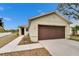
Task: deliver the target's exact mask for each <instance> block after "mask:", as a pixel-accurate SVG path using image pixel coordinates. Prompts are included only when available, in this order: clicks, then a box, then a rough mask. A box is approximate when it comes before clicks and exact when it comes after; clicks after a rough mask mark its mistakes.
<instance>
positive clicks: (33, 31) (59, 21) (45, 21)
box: [29, 14, 70, 42]
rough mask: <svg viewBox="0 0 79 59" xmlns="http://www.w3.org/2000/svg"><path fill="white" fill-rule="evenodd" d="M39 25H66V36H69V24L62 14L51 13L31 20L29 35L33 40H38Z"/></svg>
mask: <svg viewBox="0 0 79 59" xmlns="http://www.w3.org/2000/svg"><path fill="white" fill-rule="evenodd" d="M38 25H52V26H65V38H69V36H68V35H69V31H70V27H69V24H68V23H67V22H66V21H64V20H63V18H61V17H60V16H58V15H56V14H51V15H48V16H44V17H40V18H38V19H37V20H33V21H31V24H30V27H29V35H30V38H31V41H32V42H37V41H38Z"/></svg>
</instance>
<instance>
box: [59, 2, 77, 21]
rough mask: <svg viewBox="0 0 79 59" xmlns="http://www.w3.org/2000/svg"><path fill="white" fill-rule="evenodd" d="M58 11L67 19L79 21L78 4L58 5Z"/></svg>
mask: <svg viewBox="0 0 79 59" xmlns="http://www.w3.org/2000/svg"><path fill="white" fill-rule="evenodd" d="M58 11H59V12H60V13H61V14H62V15H64V16H66V17H67V18H68V19H74V20H78V19H79V3H62V4H59V5H58Z"/></svg>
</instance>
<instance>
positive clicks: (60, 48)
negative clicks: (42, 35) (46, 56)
mask: <svg viewBox="0 0 79 59" xmlns="http://www.w3.org/2000/svg"><path fill="white" fill-rule="evenodd" d="M39 42H40V44H41V45H43V46H44V47H45V48H46V49H47V50H48V51H49V53H50V54H51V55H54V56H79V42H77V41H73V40H68V39H51V40H41V41H39Z"/></svg>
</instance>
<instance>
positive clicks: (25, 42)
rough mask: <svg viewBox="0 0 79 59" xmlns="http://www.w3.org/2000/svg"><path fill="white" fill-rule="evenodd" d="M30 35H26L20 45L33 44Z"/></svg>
mask: <svg viewBox="0 0 79 59" xmlns="http://www.w3.org/2000/svg"><path fill="white" fill-rule="evenodd" d="M32 43H33V42H31V40H30V37H29V35H27V36H24V37H23V38H22V40H21V41H20V43H19V44H18V45H25V44H32ZM36 43H37V42H36Z"/></svg>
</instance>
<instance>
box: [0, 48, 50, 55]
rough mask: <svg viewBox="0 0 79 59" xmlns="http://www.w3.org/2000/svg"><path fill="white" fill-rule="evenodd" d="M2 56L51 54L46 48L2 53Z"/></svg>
mask: <svg viewBox="0 0 79 59" xmlns="http://www.w3.org/2000/svg"><path fill="white" fill-rule="evenodd" d="M0 56H51V55H50V54H49V52H48V51H47V50H46V49H45V48H37V49H32V50H26V51H17V52H9V53H3V54H0Z"/></svg>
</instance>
